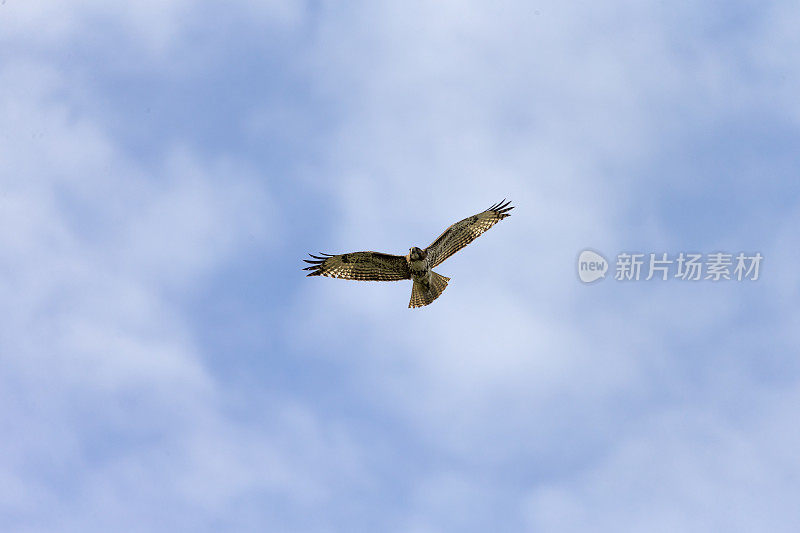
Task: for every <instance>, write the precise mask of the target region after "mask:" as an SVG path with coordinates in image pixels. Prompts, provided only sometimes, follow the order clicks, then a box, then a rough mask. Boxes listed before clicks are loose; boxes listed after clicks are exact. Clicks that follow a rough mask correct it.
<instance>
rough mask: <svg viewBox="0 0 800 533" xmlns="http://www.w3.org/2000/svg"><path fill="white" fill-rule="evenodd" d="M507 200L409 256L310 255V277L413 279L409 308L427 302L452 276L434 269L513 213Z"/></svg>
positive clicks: (449, 230)
mask: <svg viewBox="0 0 800 533" xmlns="http://www.w3.org/2000/svg"><path fill="white" fill-rule="evenodd" d="M509 204H511V202H510V201H508V202H506V201H505V199H504V200H503V201H502V202H500V203H497V204H495V205H493V206H492V207H490V208H489V209H487V210H486V211H483V212H481V213H478V214H477V215H473V216H471V217H468V218H465V219H464V220H461V221H459V222H456V223H455V224H453V225H452V226H450V227H449V228H447V229H446V230H444V232H443V233H442V234H441V235H439V237H438V238H437V239H436V240H435V241H433V242H432V243H431V245H430V246H428V247H427V248H425V249H424V250H422V249H420V248H417V247H416V246H413V247H411V248H410V249H409V250H408V255H405V256H402V255H391V254H384V253H381V252H352V253H349V254H339V255H331V254H325V253H320V255H311V254H308V255H310V256H311V257H312V259H311V260H309V259H303V261H305V262H306V263H309V264H310V265H311V266H308V267H305V268H304V269H303V270H310V271H311V272H310V273H309V274H307V275H308V276H328V277H330V278H341V279H353V280H359V281H399V280H401V279H410V280H413V282H414V283H413V285H412V287H411V301H410V302H409V303H408V307H409V308H411V307H422V306H424V305H428V304H429V303H431V302H432V301H434V300H435V299H436V298H438V297H439V295H441V294H442V292H444V290H445V288H447V282H448V281H450V278H448V277H445V276H442V275H441V274H437V273H436V272H434V271H433V269H434V268H435V267H437V266H438V265H440V264H441V263H442V262H443V261H444V260H445V259H447V258H448V257H450V256H451V255H453V254H454V253H456V252H457V251H459V250H460V249H462V248H463V247H465V246H466V245H468V244H469V243H471V242H472V241H474V240H475V239H477V238H478V237H479V236H480V235H481V234H483V232H485V231H486V230H488V229H489V228H491V227H492V226H494V225H495V224H497V223H498V222H500V221H501V220H503V219H504V218H506V217H507V216H511V215H510V214H509V211H511V210H512V209H514V206H510V205H509Z"/></svg>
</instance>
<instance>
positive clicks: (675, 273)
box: [578, 250, 764, 283]
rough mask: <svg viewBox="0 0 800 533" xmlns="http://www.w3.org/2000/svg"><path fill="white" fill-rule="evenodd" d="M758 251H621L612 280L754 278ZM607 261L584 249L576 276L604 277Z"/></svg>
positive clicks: (585, 279)
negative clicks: (675, 252)
mask: <svg viewBox="0 0 800 533" xmlns="http://www.w3.org/2000/svg"><path fill="white" fill-rule="evenodd" d="M763 259H764V257H763V256H762V255H761V253H760V252H755V253H754V254H750V255H748V254H746V253H744V252H739V253H738V254H735V255H734V254H730V253H725V252H714V253H709V254H701V253H691V252H680V253H678V254H677V255H672V256H670V255H669V254H667V253H666V252H664V253H636V252H630V253H629V252H622V253H619V254H617V259H616V264H615V269H614V279H615V280H617V281H639V280H644V281H650V280H652V279H656V280H659V281H667V280H669V279H678V280H682V281H703V280H708V281H723V280H733V281H743V280H748V281H756V280H758V276H759V272H760V270H759V269H760V267H761V261H762V260H763ZM608 269H609V264H608V261H607V260H606V258H605V257H603V255H602V254H600V253H598V252H595V251H594V250H584V251H582V252H581V253H580V255H579V256H578V277H579V278H580V280H581V281H582V282H584V283H591V282H593V281H597V280H598V279H603V278H605V274H606V272H607V271H608Z"/></svg>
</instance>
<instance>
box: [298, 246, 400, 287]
mask: <svg viewBox="0 0 800 533" xmlns="http://www.w3.org/2000/svg"><path fill="white" fill-rule="evenodd" d="M308 255H311V254H308ZM320 255H322V256H324V257H320V256H317V255H311V257H313V258H314V260H313V261H309V260H308V259H303V261H305V262H306V263H309V264H311V266H309V267H306V268H304V269H303V270H310V271H311V273H309V274H307V275H308V276H328V277H330V278H341V279H355V280H360V281H397V280H401V279H410V278H411V272H410V271H409V269H408V263H407V262H406V258H405V257H403V256H402V255H390V254H382V253H380V252H353V253H350V254H340V255H330V254H320Z"/></svg>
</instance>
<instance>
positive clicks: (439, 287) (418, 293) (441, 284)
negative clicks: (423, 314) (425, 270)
mask: <svg viewBox="0 0 800 533" xmlns="http://www.w3.org/2000/svg"><path fill="white" fill-rule="evenodd" d="M448 281H450V278H448V277H446V276H442V275H441V274H437V273H436V272H431V284H430V287H426V286H425V285H424V284H423V283H422V282H421V281H416V280H415V281H414V286H413V287H411V301H410V302H408V307H409V308H411V307H422V306H423V305H428V304H429V303H431V302H432V301H434V300H435V299H436V298H438V297H439V295H441V294H442V293H443V292H444V290H445V289H446V288H447V282H448Z"/></svg>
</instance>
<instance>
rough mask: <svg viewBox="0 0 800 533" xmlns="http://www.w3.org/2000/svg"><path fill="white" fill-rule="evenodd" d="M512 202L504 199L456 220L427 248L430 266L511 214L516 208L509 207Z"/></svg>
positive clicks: (440, 261)
mask: <svg viewBox="0 0 800 533" xmlns="http://www.w3.org/2000/svg"><path fill="white" fill-rule="evenodd" d="M504 202H505V203H504ZM510 203H511V202H510V201H508V202H506V201H505V200H503V201H502V202H500V203H498V204H495V205H493V206H492V207H490V208H489V209H487V210H486V211H484V212H482V213H478V214H477V215H473V216H471V217H469V218H465V219H464V220H461V221H459V222H456V223H455V224H453V225H452V226H450V227H449V228H447V229H446V230H444V233H442V234H441V235H439V237H438V238H437V239H436V240H435V241H433V242H432V243H431V245H430V246H428V247H427V248H425V251H426V252H427V253H428V264H429V265H430V267H431V268H434V267H435V266H437V265H439V264H441V263H442V261H444V260H445V259H447V258H448V257H450V256H451V255H453V254H454V253H456V252H457V251H459V250H460V249H462V248H463V247H465V246H466V245H468V244H469V243H471V242H472V241H474V240H475V239H477V238H478V237H480V236H481V235H482V234H483V232H485V231H486V230H488V229H489V228H491V227H492V226H494V225H495V224H497V223H498V222H500V221H501V220H503V219H504V218H506V217H507V216H510V215H509V213H508V212H509V211H511V210H512V209H514V207H513V206H511V207H509V204H510Z"/></svg>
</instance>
